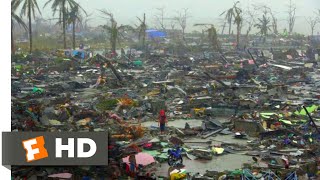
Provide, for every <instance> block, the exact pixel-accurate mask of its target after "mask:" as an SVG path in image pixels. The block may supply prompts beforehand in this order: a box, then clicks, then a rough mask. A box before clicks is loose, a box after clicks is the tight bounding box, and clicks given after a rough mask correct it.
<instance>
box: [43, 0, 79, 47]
mask: <svg viewBox="0 0 320 180" xmlns="http://www.w3.org/2000/svg"><path fill="white" fill-rule="evenodd" d="M51 2H52V5H51V9H52V11H53V16H54V15H55V14H56V13H57V12H59V22H60V23H62V32H63V48H67V41H66V24H67V16H68V14H67V11H68V8H70V9H73V8H74V7H79V8H81V6H80V5H79V4H78V3H77V2H76V1H74V0H48V2H46V3H45V5H44V6H43V7H46V6H47V5H48V4H49V3H51Z"/></svg>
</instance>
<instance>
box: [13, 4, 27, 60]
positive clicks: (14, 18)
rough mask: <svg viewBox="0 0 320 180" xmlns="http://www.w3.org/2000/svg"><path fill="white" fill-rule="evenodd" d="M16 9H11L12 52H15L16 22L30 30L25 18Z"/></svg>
mask: <svg viewBox="0 0 320 180" xmlns="http://www.w3.org/2000/svg"><path fill="white" fill-rule="evenodd" d="M11 3H12V1H11ZM11 8H12V6H11ZM14 11H15V10H14V9H11V54H14V53H15V45H14V39H13V31H14V22H16V23H18V24H19V25H20V26H22V27H23V28H24V29H25V30H26V31H27V30H28V26H27V25H26V24H25V23H24V22H23V20H22V19H21V18H20V17H19V16H18V15H17V14H15V12H14Z"/></svg>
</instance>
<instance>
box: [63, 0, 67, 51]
mask: <svg viewBox="0 0 320 180" xmlns="http://www.w3.org/2000/svg"><path fill="white" fill-rule="evenodd" d="M65 4H66V1H65V0H63V6H62V8H63V9H62V18H63V20H62V32H63V48H64V49H66V48H67V41H66V9H65V8H66V7H65Z"/></svg>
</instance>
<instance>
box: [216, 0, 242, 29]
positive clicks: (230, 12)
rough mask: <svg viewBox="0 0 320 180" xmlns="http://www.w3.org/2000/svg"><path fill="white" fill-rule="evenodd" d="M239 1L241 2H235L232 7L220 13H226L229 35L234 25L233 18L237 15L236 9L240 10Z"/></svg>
mask: <svg viewBox="0 0 320 180" xmlns="http://www.w3.org/2000/svg"><path fill="white" fill-rule="evenodd" d="M238 3H240V1H237V2H235V3H234V4H233V6H232V8H230V9H228V10H226V11H224V12H223V13H221V14H220V16H222V15H224V14H225V20H226V21H227V22H228V24H229V35H230V34H231V25H232V20H233V18H234V17H235V16H236V10H238V9H239V8H238V7H237V5H238Z"/></svg>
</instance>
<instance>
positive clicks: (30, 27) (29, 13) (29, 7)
mask: <svg viewBox="0 0 320 180" xmlns="http://www.w3.org/2000/svg"><path fill="white" fill-rule="evenodd" d="M28 19H29V53H32V26H31V24H32V22H31V4H30V3H29V4H28Z"/></svg>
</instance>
